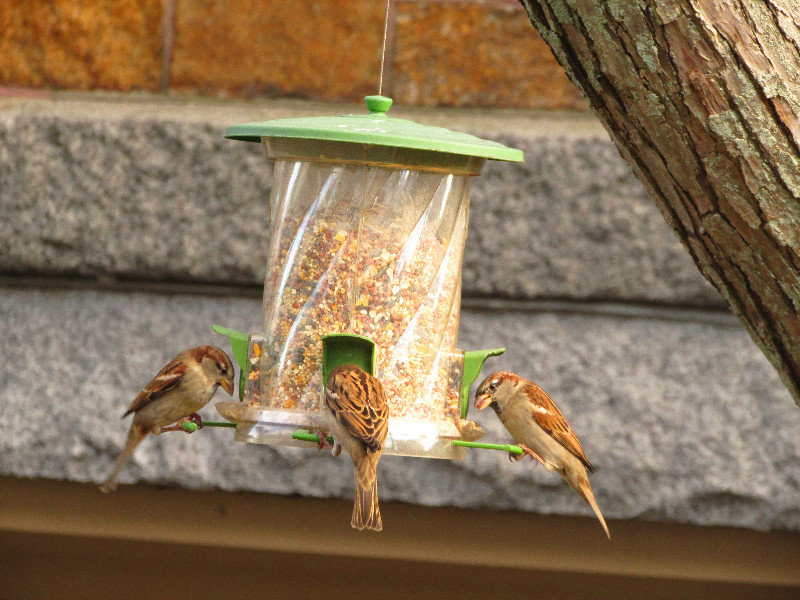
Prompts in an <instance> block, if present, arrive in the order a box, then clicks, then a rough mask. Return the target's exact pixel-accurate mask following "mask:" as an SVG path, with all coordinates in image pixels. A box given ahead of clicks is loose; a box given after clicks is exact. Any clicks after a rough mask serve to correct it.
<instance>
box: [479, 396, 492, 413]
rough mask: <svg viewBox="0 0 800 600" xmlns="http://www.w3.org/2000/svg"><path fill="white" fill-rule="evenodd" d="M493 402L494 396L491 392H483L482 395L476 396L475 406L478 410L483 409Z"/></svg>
mask: <svg viewBox="0 0 800 600" xmlns="http://www.w3.org/2000/svg"><path fill="white" fill-rule="evenodd" d="M491 403H492V397H491V396H490V395H489V394H481V395H480V396H475V408H477V409H478V411H482V410H483V409H484V408H486V407H487V406H489V405H490V404H491Z"/></svg>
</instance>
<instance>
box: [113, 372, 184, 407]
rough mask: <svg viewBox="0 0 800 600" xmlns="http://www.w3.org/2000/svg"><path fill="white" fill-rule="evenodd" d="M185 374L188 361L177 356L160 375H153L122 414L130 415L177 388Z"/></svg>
mask: <svg viewBox="0 0 800 600" xmlns="http://www.w3.org/2000/svg"><path fill="white" fill-rule="evenodd" d="M185 374H186V363H185V362H184V361H182V360H178V359H177V358H176V359H175V360H173V361H172V362H170V363H168V364H167V366H166V367H164V368H163V369H161V371H159V372H158V375H156V376H155V377H153V381H151V382H150V383H148V384H147V385H146V386H145V388H144V389H143V390H142V391H141V392H139V395H138V396H136V398H134V399H133V402H131V405H130V406H129V407H128V410H127V411H125V414H124V415H122V416H123V417H126V416H128V415H129V414H131V413H132V412H135V411H137V410H139V409H140V408H142V407H143V406H147V405H148V404H150V403H151V402H152V401H153V400H155V399H157V398H160V397H161V396H163V395H164V394H165V393H166V392H168V391H169V390H172V389H175V388H176V387H177V386H178V384H179V383H180V382H181V379H183V376H184V375H185Z"/></svg>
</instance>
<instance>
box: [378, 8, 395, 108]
mask: <svg viewBox="0 0 800 600" xmlns="http://www.w3.org/2000/svg"><path fill="white" fill-rule="evenodd" d="M391 2H392V0H386V16H385V17H384V20H383V45H382V46H381V74H380V77H379V78H378V96H381V95H383V94H382V92H383V65H384V63H385V62H386V34H387V31H389V5H390V4H391Z"/></svg>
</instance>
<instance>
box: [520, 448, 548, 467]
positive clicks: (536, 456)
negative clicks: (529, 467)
mask: <svg viewBox="0 0 800 600" xmlns="http://www.w3.org/2000/svg"><path fill="white" fill-rule="evenodd" d="M517 446H519V447H520V448H522V451H523V452H524V453H525V454H527V455H528V456H530V457H531V458H533V459H535V460H537V461H539V462H540V463H542V464H544V461H543V460H542V459H541V457H540V456H539V455H538V454H536V452H534V451H533V450H531V449H530V448H528V447H527V446H526V445H525V444H517ZM525 454H520V455H519V456H518V457H517V460H521V459H522V457H523V456H525Z"/></svg>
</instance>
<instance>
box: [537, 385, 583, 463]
mask: <svg viewBox="0 0 800 600" xmlns="http://www.w3.org/2000/svg"><path fill="white" fill-rule="evenodd" d="M525 392H526V394H525V395H526V397H527V398H528V401H529V402H530V403H531V414H532V416H533V419H534V420H535V421H536V423H537V424H538V425H539V427H541V428H542V429H544V430H545V431H546V432H547V433H548V434H549V435H550V437H552V438H553V439H554V440H556V441H557V442H558V443H559V444H561V445H562V446H564V448H566V449H567V450H569V451H570V452H571V453H572V454H574V455H575V456H576V457H577V458H578V459H579V460H580V461H581V462H582V463H583V464H584V465H586V468H587V469H589V471H594V467H592V465H591V463H590V462H589V460H588V459H587V458H586V455H585V454H584V453H583V448H581V443H580V442H579V441H578V438H577V436H576V435H575V433H574V432H573V431H572V428H571V427H570V426H569V423H567V420H566V419H565V418H564V415H562V414H561V411H560V410H558V407H557V406H556V405H555V403H554V402H553V401H552V400H551V399H550V396H548V395H547V394H546V393H545V391H544V390H543V389H542V388H540V387H539V386H538V385H536V384H535V383H530V384H528V386H527V387H526V388H525Z"/></svg>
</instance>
